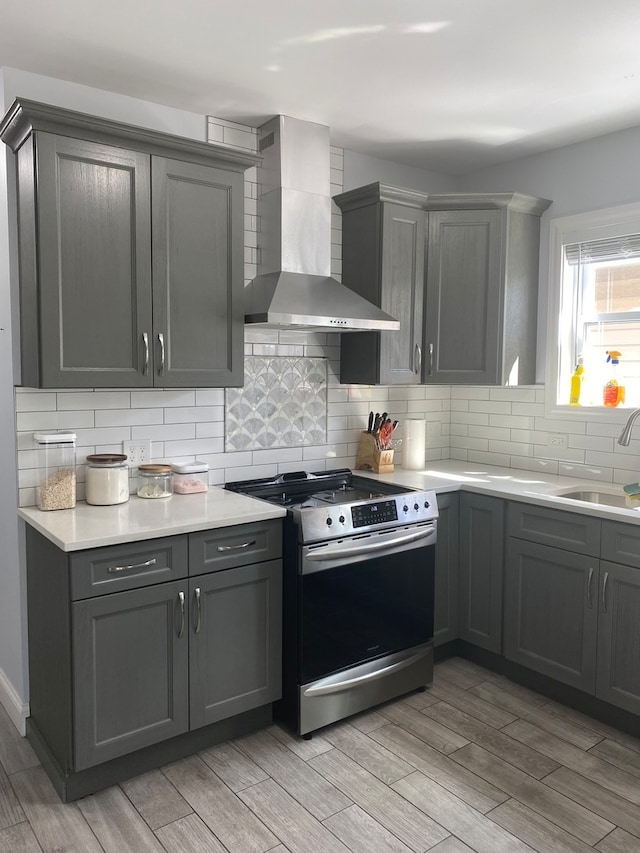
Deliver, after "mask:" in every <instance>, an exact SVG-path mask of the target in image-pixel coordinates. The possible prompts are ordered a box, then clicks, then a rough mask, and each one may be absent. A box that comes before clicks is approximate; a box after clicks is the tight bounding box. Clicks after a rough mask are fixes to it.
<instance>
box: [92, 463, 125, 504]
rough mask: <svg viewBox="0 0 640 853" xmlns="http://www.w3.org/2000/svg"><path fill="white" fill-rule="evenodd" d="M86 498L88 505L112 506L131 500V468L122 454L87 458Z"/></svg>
mask: <svg viewBox="0 0 640 853" xmlns="http://www.w3.org/2000/svg"><path fill="white" fill-rule="evenodd" d="M85 496H86V500H87V503H88V504H93V505H94V506H111V505H112V504H123V503H126V502H127V501H128V500H129V466H128V465H127V457H126V456H125V455H124V454H122V453H94V454H92V455H91V456H87V483H86V490H85Z"/></svg>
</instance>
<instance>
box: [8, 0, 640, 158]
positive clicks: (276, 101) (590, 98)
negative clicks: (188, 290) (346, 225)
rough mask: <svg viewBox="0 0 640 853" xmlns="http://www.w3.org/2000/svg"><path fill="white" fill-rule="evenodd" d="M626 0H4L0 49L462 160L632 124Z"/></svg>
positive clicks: (132, 88) (639, 84)
mask: <svg viewBox="0 0 640 853" xmlns="http://www.w3.org/2000/svg"><path fill="white" fill-rule="evenodd" d="M639 39H640V3H639V2H638V0H607V2H603V0H321V2H318V3H314V4H311V3H308V2H303V0H263V2H256V0H224V2H221V0H110V2H109V3H105V2H98V0H55V2H52V0H26V2H25V0H4V2H3V3H2V10H1V11H0V65H4V66H10V67H14V68H19V69H22V70H26V71H33V72H36V73H39V74H45V75H49V76H51V77H58V78H61V79H64V80H70V81H74V82H77V83H83V84H85V85H88V86H94V87H97V88H100V89H107V90H109V91H112V92H118V93H122V94H126V95H131V96H134V97H137V98H142V99H145V100H149V101H154V102H158V103H161V104H167V105H170V106H175V107H180V108H183V109H186V110H190V111H194V112H199V113H203V114H209V115H215V116H218V117H220V118H226V119H231V120H234V121H239V122H245V123H248V124H254V125H257V124H260V123H262V121H264V120H265V119H267V118H269V117H271V116H272V115H274V114H277V113H282V114H285V115H291V116H295V117H296V118H302V119H307V120H311V121H317V122H320V123H322V124H325V125H328V126H329V127H330V128H331V139H332V142H333V144H335V145H340V146H343V147H346V148H350V149H352V150H355V151H360V152H363V153H366V154H370V155H373V156H378V157H383V158H386V159H390V160H395V161H397V162H402V163H407V164H410V165H415V166H420V167H422V168H425V169H431V170H433V171H438V172H448V173H451V174H463V173H465V172H468V171H472V170H475V169H478V168H482V167H483V166H487V165H491V164H494V163H501V162H505V161H507V160H511V159H513V158H515V157H519V156H522V155H524V154H529V153H534V152H538V151H543V150H545V149H548V148H553V147H556V146H558V145H564V144H568V143H572V142H576V141H579V140H581V139H586V138H589V137H593V136H598V135H601V134H603V133H608V132H610V131H613V130H619V129H622V128H625V127H631V126H634V125H640V49H639Z"/></svg>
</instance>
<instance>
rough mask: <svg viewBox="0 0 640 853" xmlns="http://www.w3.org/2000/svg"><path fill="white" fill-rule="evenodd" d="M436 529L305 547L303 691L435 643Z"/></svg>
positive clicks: (402, 530) (409, 527) (400, 530)
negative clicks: (312, 684) (370, 663)
mask: <svg viewBox="0 0 640 853" xmlns="http://www.w3.org/2000/svg"><path fill="white" fill-rule="evenodd" d="M435 541H436V523H435V522H428V523H424V524H414V525H407V526H405V527H401V528H395V529H394V530H387V531H384V532H375V533H369V534H363V535H361V536H353V537H349V538H347V539H341V540H334V541H331V542H326V543H320V544H317V545H307V546H303V547H302V548H301V559H300V577H299V580H300V586H299V596H300V598H299V607H300V614H299V622H298V625H299V637H298V641H299V644H300V645H299V655H298V662H299V672H298V678H299V682H298V683H299V684H307V683H309V682H312V681H315V680H316V679H318V678H320V677H322V676H326V675H329V674H331V673H333V672H337V671H339V670H342V669H346V668H348V667H352V666H355V665H357V664H360V663H364V662H366V661H370V660H373V659H375V658H378V657H382V656H384V655H388V654H392V653H394V652H398V651H402V650H404V649H409V648H411V647H413V646H419V645H421V644H423V643H426V642H428V641H429V640H431V639H432V638H433V608H434V589H433V585H434V551H435V548H434V546H435Z"/></svg>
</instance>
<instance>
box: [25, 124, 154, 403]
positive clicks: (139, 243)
mask: <svg viewBox="0 0 640 853" xmlns="http://www.w3.org/2000/svg"><path fill="white" fill-rule="evenodd" d="M35 175H36V176H37V184H36V186H37V235H36V245H37V255H38V261H37V267H38V270H39V272H38V275H39V281H38V287H37V289H38V297H39V306H38V308H37V309H36V307H35V306H32V308H33V309H34V310H38V311H39V318H40V326H39V329H38V330H37V332H36V334H37V335H38V337H39V341H37V340H34V341H29V342H23V349H24V345H25V344H26V345H27V346H28V347H30V348H37V347H38V345H39V347H40V350H39V352H40V358H39V362H40V363H39V365H38V367H37V371H38V372H39V379H40V384H41V386H42V387H58V388H60V387H61V388H67V387H78V386H80V387H87V386H89V387H105V386H108V387H133V386H144V385H150V384H151V382H152V376H151V371H150V370H149V371H147V372H146V374H145V366H146V365H145V354H146V351H145V346H144V341H143V334H144V333H145V332H146V333H147V334H150V333H151V255H150V250H149V245H150V218H149V158H148V156H147V155H145V154H140V153H137V152H135V151H127V150H126V149H124V148H115V147H111V146H109V145H101V144H97V143H93V142H84V141H81V140H77V139H71V138H68V137H62V136H54V135H52V134H48V133H39V134H38V135H37V140H36V171H35ZM21 180H22V177H21ZM23 284H24V286H25V288H26V294H28V291H29V286H30V285H29V282H23ZM23 310H31V309H30V308H29V306H28V305H24V304H23Z"/></svg>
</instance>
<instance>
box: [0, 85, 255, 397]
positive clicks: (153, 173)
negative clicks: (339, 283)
mask: <svg viewBox="0 0 640 853" xmlns="http://www.w3.org/2000/svg"><path fill="white" fill-rule="evenodd" d="M0 137H1V138H2V139H3V141H5V142H6V143H7V144H8V145H10V146H11V148H12V149H13V150H14V151H15V152H16V153H17V166H18V202H19V205H18V208H19V259H20V316H21V351H22V362H21V367H22V384H23V385H28V386H31V387H41V388H60V387H64V388H73V387H116V388H117V387H123V388H126V387H153V386H159V387H185V386H186V387H211V386H229V385H231V386H238V385H241V384H242V380H243V347H244V334H243V329H244V323H243V304H242V300H243V264H244V210H243V207H244V170H245V169H246V168H247V167H249V166H251V165H254V164H255V163H256V162H257V158H256V157H253V156H252V155H249V154H245V153H242V152H238V151H235V150H229V149H226V148H223V147H222V146H214V145H208V144H207V143H204V142H196V141H192V140H188V139H183V138H181V137H175V136H169V135H168V134H160V133H155V132H152V131H148V130H144V129H141V128H132V127H130V126H128V125H122V124H118V123H115V122H109V121H106V120H103V119H99V118H95V117H92V116H86V115H83V114H80V113H74V112H70V111H67V110H61V109H57V108H53V107H49V106H46V105H43V104H37V103H34V102H30V101H17V102H16V103H14V105H13V106H12V108H11V109H10V110H9V112H8V113H7V115H6V116H5V118H4V120H3V122H2V125H1V126H0Z"/></svg>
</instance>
